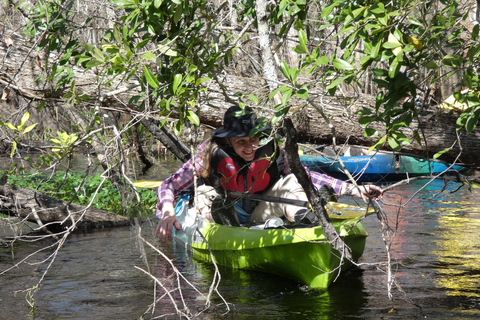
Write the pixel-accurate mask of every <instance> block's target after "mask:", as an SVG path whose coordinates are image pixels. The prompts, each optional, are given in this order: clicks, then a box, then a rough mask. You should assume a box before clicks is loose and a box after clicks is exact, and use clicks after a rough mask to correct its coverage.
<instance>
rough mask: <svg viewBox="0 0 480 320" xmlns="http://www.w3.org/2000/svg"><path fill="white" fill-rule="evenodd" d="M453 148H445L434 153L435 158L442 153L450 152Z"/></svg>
mask: <svg viewBox="0 0 480 320" xmlns="http://www.w3.org/2000/svg"><path fill="white" fill-rule="evenodd" d="M450 150H452V149H451V148H447V149H443V150H441V151H439V152H437V153H435V154H434V155H433V159H438V158H439V157H440V156H441V155H442V154H444V153H447V152H449V151H450Z"/></svg>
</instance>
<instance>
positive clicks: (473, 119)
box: [465, 113, 478, 132]
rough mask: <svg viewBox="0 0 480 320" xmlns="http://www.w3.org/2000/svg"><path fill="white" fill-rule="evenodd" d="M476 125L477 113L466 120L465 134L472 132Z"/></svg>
mask: <svg viewBox="0 0 480 320" xmlns="http://www.w3.org/2000/svg"><path fill="white" fill-rule="evenodd" d="M477 123H478V113H474V114H472V115H471V116H469V117H468V118H467V122H465V130H467V132H472V131H473V130H475V128H476V127H477Z"/></svg>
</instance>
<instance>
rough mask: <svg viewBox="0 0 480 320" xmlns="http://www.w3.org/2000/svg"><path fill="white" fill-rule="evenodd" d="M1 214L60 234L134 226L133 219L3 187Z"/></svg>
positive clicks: (6, 186) (7, 185)
mask: <svg viewBox="0 0 480 320" xmlns="http://www.w3.org/2000/svg"><path fill="white" fill-rule="evenodd" d="M0 212H1V213H4V214H7V215H10V216H16V217H18V218H19V219H22V220H26V221H31V222H34V223H37V224H38V225H39V226H41V227H44V228H48V229H50V230H54V231H56V232H58V231H59V230H62V229H66V228H68V227H70V226H72V225H73V224H75V226H76V229H77V230H78V229H81V230H86V229H91V228H108V227H117V226H127V225H131V221H130V218H128V217H124V216H121V215H118V214H116V213H113V212H110V211H106V210H101V209H95V208H91V207H90V208H89V207H85V206H82V205H78V204H73V203H70V204H69V203H68V202H66V201H63V200H60V199H56V198H53V197H50V196H47V195H44V194H41V193H36V192H35V191H33V190H29V189H23V188H17V187H15V186H12V185H9V184H5V185H0Z"/></svg>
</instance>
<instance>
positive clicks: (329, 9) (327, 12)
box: [322, 1, 339, 18]
mask: <svg viewBox="0 0 480 320" xmlns="http://www.w3.org/2000/svg"><path fill="white" fill-rule="evenodd" d="M338 3H339V2H338V1H335V2H333V3H332V4H331V5H329V6H327V7H325V8H323V9H322V18H325V17H327V16H328V15H330V13H331V12H332V10H333V8H335V7H336V6H337V5H338Z"/></svg>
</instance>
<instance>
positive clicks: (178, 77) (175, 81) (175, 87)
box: [173, 73, 183, 94]
mask: <svg viewBox="0 0 480 320" xmlns="http://www.w3.org/2000/svg"><path fill="white" fill-rule="evenodd" d="M182 79H183V77H182V75H181V74H178V73H177V74H176V75H175V77H173V94H176V93H177V90H178V88H179V86H180V85H181V83H182Z"/></svg>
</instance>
